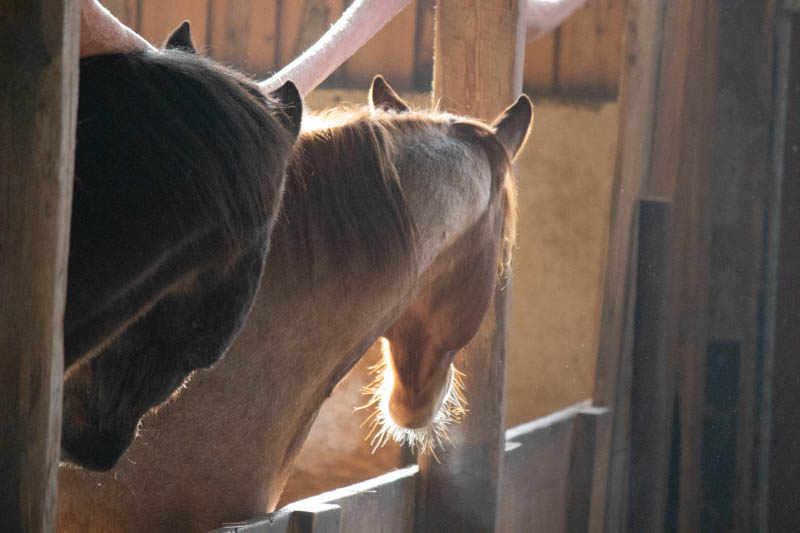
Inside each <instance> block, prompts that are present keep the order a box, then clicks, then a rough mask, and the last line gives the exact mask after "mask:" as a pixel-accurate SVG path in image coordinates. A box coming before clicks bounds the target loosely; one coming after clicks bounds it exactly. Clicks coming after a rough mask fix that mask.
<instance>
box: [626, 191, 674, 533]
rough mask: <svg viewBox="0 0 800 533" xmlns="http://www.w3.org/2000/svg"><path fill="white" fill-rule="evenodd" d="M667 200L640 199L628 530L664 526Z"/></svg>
mask: <svg viewBox="0 0 800 533" xmlns="http://www.w3.org/2000/svg"><path fill="white" fill-rule="evenodd" d="M671 214H672V213H671V206H670V204H669V203H668V202H663V201H658V200H643V201H642V202H640V203H639V253H638V263H637V269H636V270H637V279H636V309H635V312H634V316H635V324H634V341H633V372H632V374H633V378H632V385H631V431H630V468H629V482H628V491H629V492H628V531H664V520H665V516H666V506H667V481H668V478H669V445H670V430H671V424H670V421H671V418H672V389H671V384H670V372H669V361H668V357H667V346H666V345H667V338H666V332H667V324H666V319H667V308H666V306H667V289H668V284H669V263H670V249H669V247H670V229H671V227H672V216H671Z"/></svg>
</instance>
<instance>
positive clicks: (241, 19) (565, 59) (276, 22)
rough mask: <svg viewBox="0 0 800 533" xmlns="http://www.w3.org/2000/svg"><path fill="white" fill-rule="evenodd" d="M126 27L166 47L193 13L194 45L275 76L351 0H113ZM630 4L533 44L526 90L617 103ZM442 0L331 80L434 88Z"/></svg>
mask: <svg viewBox="0 0 800 533" xmlns="http://www.w3.org/2000/svg"><path fill="white" fill-rule="evenodd" d="M103 3H104V4H105V5H106V6H107V7H108V8H109V9H110V10H111V11H112V12H113V13H114V14H115V15H116V16H117V17H119V18H120V20H122V21H123V22H124V23H125V24H127V25H128V26H130V27H131V28H133V29H135V30H136V31H138V32H139V33H141V34H142V35H143V36H144V37H145V38H147V39H148V40H149V41H151V42H153V43H156V44H160V43H162V42H163V41H164V40H165V39H166V37H167V36H168V34H169V32H170V31H171V30H172V29H174V28H175V27H177V26H178V24H180V23H181V21H183V20H184V19H189V20H190V22H191V24H192V35H193V37H194V41H195V46H197V47H199V48H203V49H206V50H207V51H208V53H209V55H210V56H211V57H213V58H215V59H217V60H220V61H223V62H225V63H228V64H232V65H235V66H237V67H240V68H244V69H246V70H247V71H249V72H252V73H253V74H255V75H257V76H267V75H268V74H269V73H271V72H274V71H275V70H277V69H279V68H280V67H282V66H284V65H286V64H287V63H288V62H289V61H291V59H292V58H294V57H296V56H297V55H298V54H300V53H301V52H302V51H303V50H305V49H306V48H307V47H308V46H309V45H310V44H311V43H313V42H314V41H315V40H316V39H317V38H318V37H319V36H320V35H322V33H324V31H325V30H326V29H327V28H328V27H329V26H330V25H331V24H332V23H333V22H334V21H335V20H336V19H337V18H338V17H339V15H341V13H342V11H343V10H344V9H346V7H347V6H348V5H349V3H350V0H297V1H294V0H293V1H291V2H290V1H287V0H173V1H170V2H163V1H162V0H105V1H104V2H103ZM627 3H628V0H588V1H587V2H586V4H585V5H584V6H583V7H582V8H581V9H579V10H578V11H577V12H576V13H575V14H573V16H572V17H570V18H569V19H568V20H567V21H566V22H565V23H564V24H563V25H562V26H561V27H560V28H558V29H557V30H556V31H555V32H553V33H551V34H549V35H547V36H545V37H544V38H542V39H539V40H538V41H535V42H531V43H528V45H527V47H526V50H525V76H524V82H523V86H524V88H525V90H526V91H528V92H529V93H533V94H560V95H568V96H569V95H580V96H591V97H593V98H603V99H615V98H616V95H617V85H618V79H619V72H620V59H621V48H622V30H623V26H624V20H625V6H626V5H627ZM433 19H434V0H414V1H413V2H411V4H410V5H409V6H408V7H407V8H406V9H405V10H404V11H403V12H401V13H400V14H399V15H398V16H397V17H396V18H395V19H394V20H393V21H392V22H390V23H389V24H388V25H387V26H386V27H385V28H384V29H383V30H382V31H381V32H379V33H378V34H377V35H376V36H375V37H373V39H372V40H371V41H370V42H369V43H367V45H366V46H365V47H364V48H362V49H361V50H360V51H359V52H358V53H356V54H355V55H354V56H353V57H352V58H350V60H349V61H347V62H346V63H345V65H343V66H342V67H341V68H340V69H339V70H338V71H337V72H336V73H334V75H333V76H332V77H331V78H330V79H329V80H328V82H327V85H328V86H335V87H347V88H354V89H366V88H367V87H368V85H369V82H370V80H372V77H373V76H374V75H375V74H377V73H381V74H383V75H384V76H386V78H387V79H388V80H389V82H390V83H391V84H392V86H393V87H395V88H396V89H401V90H407V89H417V90H430V84H431V79H432V71H433Z"/></svg>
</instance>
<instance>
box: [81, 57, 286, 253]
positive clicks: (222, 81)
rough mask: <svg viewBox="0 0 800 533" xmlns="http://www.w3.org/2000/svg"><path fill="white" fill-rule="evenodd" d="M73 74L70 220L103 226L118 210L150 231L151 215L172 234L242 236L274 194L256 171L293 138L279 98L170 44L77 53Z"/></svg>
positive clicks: (265, 212)
mask: <svg viewBox="0 0 800 533" xmlns="http://www.w3.org/2000/svg"><path fill="white" fill-rule="evenodd" d="M80 71H81V79H80V102H79V108H78V115H79V124H78V140H79V141H78V153H77V161H76V168H75V191H76V202H77V203H79V205H78V206H77V207H78V209H74V210H73V225H76V224H77V226H78V229H79V230H80V231H83V230H86V231H87V232H92V231H93V229H101V228H102V229H103V230H104V231H107V230H108V229H109V228H108V227H107V224H106V221H107V220H105V219H108V218H109V216H114V217H119V216H121V217H123V219H124V218H128V219H129V220H131V221H136V220H145V221H147V222H148V224H151V226H150V228H149V229H150V233H151V235H150V237H151V238H152V237H156V238H157V237H158V236H157V235H152V233H153V230H154V229H157V228H158V225H152V223H153V222H154V221H155V220H161V221H162V223H163V224H164V225H166V226H168V227H169V228H170V229H171V228H172V227H174V226H179V227H175V228H174V229H175V230H176V235H187V234H189V233H190V231H191V230H194V229H196V228H197V227H198V226H200V227H202V226H206V225H208V226H212V227H218V228H220V230H221V232H222V236H223V238H224V240H225V242H226V243H227V244H229V245H231V246H234V247H235V246H238V245H240V244H243V243H245V242H247V240H243V239H242V237H243V236H244V235H248V234H249V233H248V232H249V230H250V229H251V228H253V227H258V226H260V225H262V224H263V223H264V221H265V220H266V218H267V217H268V216H269V214H270V209H268V208H267V207H268V206H269V205H271V198H273V197H274V196H275V195H277V194H279V193H280V191H279V189H278V186H279V183H280V180H269V179H266V178H267V176H268V175H269V174H270V173H274V172H275V170H274V169H278V172H280V170H281V168H282V165H283V163H282V162H280V161H276V156H278V154H288V153H289V151H290V148H291V144H292V141H293V138H292V137H293V136H292V135H290V134H289V133H288V132H287V131H285V130H284V128H283V127H282V124H281V122H280V120H279V119H280V118H281V114H280V113H281V111H280V107H279V104H278V103H277V102H275V101H272V100H271V99H270V98H269V97H266V96H264V95H263V94H261V93H259V91H258V88H257V86H256V85H255V83H254V82H253V81H252V80H250V79H248V78H246V77H244V76H243V75H241V74H239V73H237V72H235V71H233V70H230V69H228V68H225V67H223V66H221V65H219V64H217V63H214V62H213V61H210V60H208V59H206V58H204V57H201V56H198V55H194V54H191V53H187V52H183V51H178V50H163V51H161V52H159V53H149V52H144V53H127V54H110V55H102V56H94V57H89V58H84V59H82V60H81V64H80ZM84 146H85V147H86V149H82V147H84ZM84 196H87V197H86V198H85V208H84V205H83V203H82V202H83V201H84ZM88 196H91V198H89V197H88ZM116 198H119V199H120V200H115V199H116ZM109 200H113V201H114V203H115V204H116V205H110V206H109V205H108V203H109ZM104 209H105V211H103V210H104ZM76 214H77V216H78V218H77V219H76V218H75V216H76ZM84 218H86V220H83V219H84ZM180 226H183V227H180ZM132 229H133V228H130V227H124V228H122V230H123V231H124V235H125V236H130V233H131V230H132ZM158 229H159V230H160V231H163V230H164V228H158Z"/></svg>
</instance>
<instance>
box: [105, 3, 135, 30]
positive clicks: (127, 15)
mask: <svg viewBox="0 0 800 533" xmlns="http://www.w3.org/2000/svg"><path fill="white" fill-rule="evenodd" d="M102 4H103V6H105V7H106V8H107V9H108V10H109V11H111V13H113V14H114V16H115V17H117V18H118V19H119V20H120V21H121V22H122V23H123V24H125V25H126V26H128V27H129V28H131V29H133V30H134V31H136V32H138V31H139V4H140V2H139V1H138V0H103V2H102Z"/></svg>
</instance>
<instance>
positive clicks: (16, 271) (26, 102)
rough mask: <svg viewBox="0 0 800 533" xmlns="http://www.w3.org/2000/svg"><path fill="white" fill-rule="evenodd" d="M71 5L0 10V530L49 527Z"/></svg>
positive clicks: (14, 1) (63, 267) (56, 444)
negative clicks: (0, 30) (0, 28)
mask: <svg viewBox="0 0 800 533" xmlns="http://www.w3.org/2000/svg"><path fill="white" fill-rule="evenodd" d="M78 5H79V2H78V0H68V1H66V2H64V1H63V0H8V1H5V2H4V3H3V6H2V8H0V19H1V20H2V26H3V28H6V30H7V31H2V32H0V72H3V76H1V77H0V295H2V296H0V301H1V302H2V303H0V397H1V401H0V428H1V429H0V435H2V436H1V437H0V472H2V475H0V509H2V512H0V531H34V532H36V531H52V530H53V528H54V526H55V508H56V500H57V494H58V492H57V484H56V471H57V468H58V459H59V455H60V436H61V389H62V380H63V377H62V367H63V333H62V320H63V313H64V302H65V297H66V294H65V293H66V273H67V250H68V245H69V220H70V208H71V202H72V174H73V157H74V143H75V117H76V111H77V103H78V92H77V84H78V32H79V13H78Z"/></svg>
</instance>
